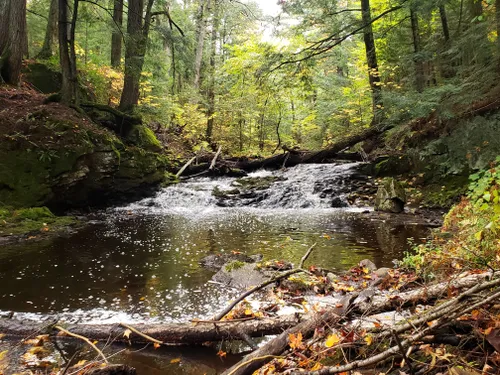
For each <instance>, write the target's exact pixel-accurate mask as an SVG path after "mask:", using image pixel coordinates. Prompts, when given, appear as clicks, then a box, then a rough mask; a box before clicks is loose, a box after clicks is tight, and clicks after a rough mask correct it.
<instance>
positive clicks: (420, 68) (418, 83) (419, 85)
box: [410, 9, 425, 92]
mask: <svg viewBox="0 0 500 375" xmlns="http://www.w3.org/2000/svg"><path fill="white" fill-rule="evenodd" d="M410 19H411V31H412V37H413V49H414V52H415V54H414V56H413V60H414V62H415V88H416V90H417V91H418V92H422V91H423V90H424V85H425V82H424V65H423V61H422V56H421V52H422V47H421V45H420V27H419V24H418V14H417V12H416V10H414V9H410Z"/></svg>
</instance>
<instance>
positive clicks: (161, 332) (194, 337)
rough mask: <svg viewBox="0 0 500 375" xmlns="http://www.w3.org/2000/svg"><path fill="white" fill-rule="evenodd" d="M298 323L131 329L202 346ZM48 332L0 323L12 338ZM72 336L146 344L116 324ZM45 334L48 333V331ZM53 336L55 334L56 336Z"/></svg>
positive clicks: (292, 319)
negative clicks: (209, 342) (112, 338)
mask: <svg viewBox="0 0 500 375" xmlns="http://www.w3.org/2000/svg"><path fill="white" fill-rule="evenodd" d="M298 323H300V319H299V318H297V317H296V316H295V315H289V316H283V317H279V318H263V319H253V320H246V321H234V322H231V321H224V322H203V321H202V322H200V323H196V322H192V323H185V324H182V323H165V324H135V325H132V326H133V328H135V329H137V330H138V331H139V332H141V333H143V334H146V335H148V336H151V337H154V338H155V339H156V340H159V341H161V342H163V343H167V344H184V345H185V344H191V345H196V344H202V343H204V342H207V341H226V340H240V339H243V338H244V337H262V336H266V335H275V334H279V333H281V332H283V330H286V329H288V328H290V327H293V326H295V325H296V324H298ZM47 329H49V330H50V326H49V327H47V323H29V322H21V321H18V320H16V319H9V320H7V319H1V320H0V331H1V332H2V333H4V334H8V335H12V336H21V337H26V336H29V335H31V334H32V333H34V332H42V331H45V332H46V331H47ZM68 330H69V331H70V332H72V333H76V334H79V335H82V336H85V337H87V338H88V339H90V340H97V341H104V342H106V341H108V340H109V338H110V337H114V338H115V339H114V341H115V342H129V340H130V342H131V343H134V344H136V343H137V344H139V343H147V342H148V340H146V339H144V338H143V337H141V336H139V335H137V334H135V333H131V334H130V338H129V339H128V338H127V337H124V335H123V333H124V331H125V330H126V328H125V327H119V326H118V325H117V324H108V325H106V324H89V325H86V324H78V325H75V326H70V327H68ZM47 333H51V332H50V331H49V332H47ZM55 333H56V332H54V334H55Z"/></svg>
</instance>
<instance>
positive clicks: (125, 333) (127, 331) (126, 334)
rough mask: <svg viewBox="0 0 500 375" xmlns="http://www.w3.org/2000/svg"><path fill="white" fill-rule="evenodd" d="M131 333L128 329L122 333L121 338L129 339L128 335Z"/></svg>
mask: <svg viewBox="0 0 500 375" xmlns="http://www.w3.org/2000/svg"><path fill="white" fill-rule="evenodd" d="M131 333H132V331H131V330H130V329H127V330H126V331H125V332H123V337H126V338H127V339H130V334H131Z"/></svg>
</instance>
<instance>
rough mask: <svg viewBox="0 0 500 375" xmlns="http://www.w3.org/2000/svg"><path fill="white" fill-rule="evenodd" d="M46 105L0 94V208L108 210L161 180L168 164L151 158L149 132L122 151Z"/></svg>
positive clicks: (99, 132)
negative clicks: (103, 206) (102, 206)
mask: <svg viewBox="0 0 500 375" xmlns="http://www.w3.org/2000/svg"><path fill="white" fill-rule="evenodd" d="M44 98H45V97H44V96H42V95H39V94H35V93H31V92H22V91H19V92H18V91H15V90H12V91H10V92H5V91H2V92H0V113H1V114H0V132H1V133H2V135H3V137H1V138H0V159H1V160H2V162H1V163H0V204H6V205H9V206H13V207H33V206H48V207H49V208H51V209H56V210H59V209H65V208H69V207H78V206H88V205H96V204H106V203H108V201H109V200H110V199H115V200H121V199H124V198H126V197H127V196H130V195H135V194H137V192H144V191H145V190H146V189H145V188H147V187H151V186H153V185H156V184H159V183H160V182H162V181H163V180H164V178H165V174H166V171H167V170H168V169H169V160H168V158H167V156H166V155H164V154H160V153H157V152H153V150H156V151H158V148H156V147H155V146H157V145H155V144H154V143H155V142H154V141H155V140H156V138H154V135H152V132H150V131H149V132H148V131H147V130H144V129H138V132H137V133H138V134H141V136H138V137H136V139H135V141H134V142H133V143H132V142H129V143H128V144H126V143H124V141H122V140H121V139H119V138H118V137H117V136H116V135H115V134H114V133H112V132H111V131H109V130H107V129H104V128H102V127H100V126H98V125H96V124H94V123H92V122H91V121H90V120H89V119H88V118H86V117H85V116H82V115H80V114H78V113H77V112H76V111H74V110H73V109H70V108H68V107H65V106H62V105H60V104H57V103H50V104H44ZM148 130H149V129H148ZM153 138H154V139H153ZM156 142H158V141H157V140H156ZM131 143H132V144H131Z"/></svg>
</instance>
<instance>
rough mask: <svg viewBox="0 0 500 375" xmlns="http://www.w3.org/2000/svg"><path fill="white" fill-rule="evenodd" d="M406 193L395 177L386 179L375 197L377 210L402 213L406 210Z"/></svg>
mask: <svg viewBox="0 0 500 375" xmlns="http://www.w3.org/2000/svg"><path fill="white" fill-rule="evenodd" d="M405 203H406V193H405V189H404V188H403V186H402V185H401V184H400V183H399V182H398V181H396V180H395V179H394V178H388V179H385V180H384V181H383V182H382V184H381V185H380V186H379V188H378V191H377V197H376V198H375V211H382V212H392V213H396V214H398V213H401V212H403V211H404V207H405Z"/></svg>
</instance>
